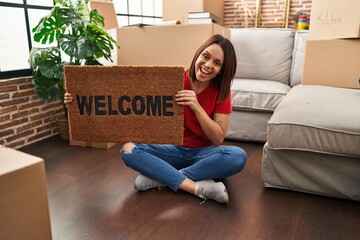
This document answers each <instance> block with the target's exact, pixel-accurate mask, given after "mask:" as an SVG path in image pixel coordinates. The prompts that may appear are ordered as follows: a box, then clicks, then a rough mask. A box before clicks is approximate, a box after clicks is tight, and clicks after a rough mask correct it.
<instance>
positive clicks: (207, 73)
mask: <svg viewBox="0 0 360 240" xmlns="http://www.w3.org/2000/svg"><path fill="white" fill-rule="evenodd" d="M200 72H201V73H202V74H204V75H210V73H211V72H210V71H208V70H206V69H205V68H203V67H200Z"/></svg>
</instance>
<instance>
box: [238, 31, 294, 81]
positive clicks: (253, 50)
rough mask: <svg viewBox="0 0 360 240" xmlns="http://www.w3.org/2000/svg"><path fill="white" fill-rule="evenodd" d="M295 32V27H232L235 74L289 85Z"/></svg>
mask: <svg viewBox="0 0 360 240" xmlns="http://www.w3.org/2000/svg"><path fill="white" fill-rule="evenodd" d="M294 34H295V31H294V30H292V29H276V28H268V29H264V28H236V29H235V28H234V29H231V42H232V43H233V45H234V48H235V52H236V57H237V70H236V74H235V77H236V78H245V79H262V80H271V81H276V82H281V83H284V84H289V76H290V68H291V60H292V52H293V46H294Z"/></svg>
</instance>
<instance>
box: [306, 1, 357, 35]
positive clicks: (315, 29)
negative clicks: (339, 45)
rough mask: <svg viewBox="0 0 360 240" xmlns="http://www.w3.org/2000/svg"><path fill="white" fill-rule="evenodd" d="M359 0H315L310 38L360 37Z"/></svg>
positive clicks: (312, 4) (312, 7) (313, 2)
mask: <svg viewBox="0 0 360 240" xmlns="http://www.w3.org/2000/svg"><path fill="white" fill-rule="evenodd" d="M359 11H360V1H359V0H332V1H329V0H313V1H312V3H311V19H310V28H309V39H310V40H324V39H336V38H359V37H360V32H359V30H360V14H359Z"/></svg>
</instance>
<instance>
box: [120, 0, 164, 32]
mask: <svg viewBox="0 0 360 240" xmlns="http://www.w3.org/2000/svg"><path fill="white" fill-rule="evenodd" d="M113 3H114V7H115V12H116V15H117V20H118V24H119V26H121V27H124V26H128V25H135V24H139V23H144V24H156V23H159V22H162V0H113Z"/></svg>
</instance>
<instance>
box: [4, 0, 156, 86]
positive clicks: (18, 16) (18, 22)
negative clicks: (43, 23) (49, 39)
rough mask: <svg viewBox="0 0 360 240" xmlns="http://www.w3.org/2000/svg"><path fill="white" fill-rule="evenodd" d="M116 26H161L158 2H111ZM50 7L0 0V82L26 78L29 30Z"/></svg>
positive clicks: (44, 2)
mask: <svg viewBox="0 0 360 240" xmlns="http://www.w3.org/2000/svg"><path fill="white" fill-rule="evenodd" d="M113 3H114V7H115V12H116V15H117V20H118V24H119V26H128V25H134V24H139V23H144V24H156V23H159V22H162V0H113ZM53 6H54V2H53V0H4V1H3V0H0V29H2V30H1V31H0V79H5V78H11V77H20V76H30V75H31V71H30V69H29V64H28V56H29V52H30V49H31V48H32V47H39V46H40V45H41V44H39V43H36V42H34V41H33V40H32V32H31V29H32V28H33V27H35V26H36V24H37V23H38V22H39V20H40V18H41V17H43V16H45V15H46V14H47V13H48V12H49V11H50V10H51V8H52V7H53Z"/></svg>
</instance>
